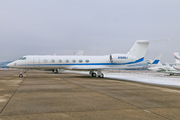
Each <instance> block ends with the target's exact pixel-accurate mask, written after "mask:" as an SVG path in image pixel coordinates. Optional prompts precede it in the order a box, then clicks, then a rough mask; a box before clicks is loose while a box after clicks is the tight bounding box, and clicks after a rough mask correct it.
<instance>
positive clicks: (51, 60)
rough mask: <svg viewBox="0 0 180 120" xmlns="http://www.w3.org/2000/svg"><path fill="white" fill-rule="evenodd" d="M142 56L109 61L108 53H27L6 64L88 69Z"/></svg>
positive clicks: (121, 62) (135, 61)
mask: <svg viewBox="0 0 180 120" xmlns="http://www.w3.org/2000/svg"><path fill="white" fill-rule="evenodd" d="M143 59H144V58H141V59H138V60H136V59H135V57H132V56H131V55H127V54H119V56H117V58H116V59H115V58H114V60H116V62H113V61H110V58H109V55H105V56H48V55H45V56H43V55H41V56H39V55H28V56H23V58H22V59H20V60H16V61H14V62H12V63H10V64H8V66H10V67H12V68H19V69H74V70H81V69H83V70H86V69H87V70H90V69H105V68H119V67H121V66H123V65H129V64H134V63H138V62H141V61H143Z"/></svg>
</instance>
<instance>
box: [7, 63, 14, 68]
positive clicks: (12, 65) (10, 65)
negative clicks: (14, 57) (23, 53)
mask: <svg viewBox="0 0 180 120" xmlns="http://www.w3.org/2000/svg"><path fill="white" fill-rule="evenodd" d="M14 64H15V63H14V62H11V63H9V64H7V65H6V66H8V67H14Z"/></svg>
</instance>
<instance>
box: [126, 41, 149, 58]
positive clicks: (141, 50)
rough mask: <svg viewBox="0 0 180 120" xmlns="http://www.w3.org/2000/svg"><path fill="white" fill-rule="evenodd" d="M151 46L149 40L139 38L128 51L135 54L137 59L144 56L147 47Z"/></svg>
mask: <svg viewBox="0 0 180 120" xmlns="http://www.w3.org/2000/svg"><path fill="white" fill-rule="evenodd" d="M148 46H149V41H148V40H137V41H136V42H135V44H134V46H133V47H132V48H131V50H130V51H129V52H128V53H127V54H129V55H133V56H135V57H136V58H137V59H141V58H144V56H145V54H146V51H147V48H148Z"/></svg>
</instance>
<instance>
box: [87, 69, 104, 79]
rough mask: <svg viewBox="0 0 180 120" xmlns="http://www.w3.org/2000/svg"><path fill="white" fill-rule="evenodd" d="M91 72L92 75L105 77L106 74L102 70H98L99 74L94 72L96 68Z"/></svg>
mask: <svg viewBox="0 0 180 120" xmlns="http://www.w3.org/2000/svg"><path fill="white" fill-rule="evenodd" d="M89 74H90V75H91V76H92V77H99V78H104V74H103V73H102V72H101V70H97V74H96V73H95V72H94V70H91V71H90V72H89Z"/></svg>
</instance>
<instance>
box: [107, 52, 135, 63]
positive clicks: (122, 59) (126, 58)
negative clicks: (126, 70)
mask: <svg viewBox="0 0 180 120" xmlns="http://www.w3.org/2000/svg"><path fill="white" fill-rule="evenodd" d="M109 59H110V61H111V62H112V63H127V62H135V61H136V57H135V56H132V55H127V54H111V55H110V56H109Z"/></svg>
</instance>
